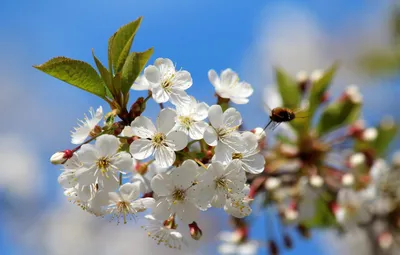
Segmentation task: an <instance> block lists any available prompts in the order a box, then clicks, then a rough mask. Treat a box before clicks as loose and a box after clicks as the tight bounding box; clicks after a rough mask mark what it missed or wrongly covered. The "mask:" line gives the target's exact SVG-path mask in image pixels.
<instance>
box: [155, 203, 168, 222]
mask: <svg viewBox="0 0 400 255" xmlns="http://www.w3.org/2000/svg"><path fill="white" fill-rule="evenodd" d="M152 211H153V215H154V217H155V218H156V219H158V220H161V221H164V220H167V219H168V217H169V216H170V215H171V212H170V204H169V202H168V201H167V200H166V199H165V198H161V199H159V200H157V201H156V204H155V206H154V207H153V210H152Z"/></svg>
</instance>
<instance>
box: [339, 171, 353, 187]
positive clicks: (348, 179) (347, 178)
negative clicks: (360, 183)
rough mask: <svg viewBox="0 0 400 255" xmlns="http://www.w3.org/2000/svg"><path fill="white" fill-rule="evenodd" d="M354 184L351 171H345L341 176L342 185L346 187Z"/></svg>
mask: <svg viewBox="0 0 400 255" xmlns="http://www.w3.org/2000/svg"><path fill="white" fill-rule="evenodd" d="M353 184H354V175H353V174H351V173H345V174H344V175H343V176H342V185H343V186H346V187H350V186H352V185H353Z"/></svg>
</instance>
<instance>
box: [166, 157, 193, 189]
mask: <svg viewBox="0 0 400 255" xmlns="http://www.w3.org/2000/svg"><path fill="white" fill-rule="evenodd" d="M187 164H189V165H190V164H191V163H187ZM189 165H186V166H181V167H178V168H176V169H175V170H173V171H172V172H171V173H170V176H171V180H172V183H173V185H174V187H176V188H178V189H183V190H185V189H187V188H189V187H190V186H192V183H193V181H194V180H195V178H196V171H195V170H196V169H197V166H196V169H187V167H188V166H189Z"/></svg>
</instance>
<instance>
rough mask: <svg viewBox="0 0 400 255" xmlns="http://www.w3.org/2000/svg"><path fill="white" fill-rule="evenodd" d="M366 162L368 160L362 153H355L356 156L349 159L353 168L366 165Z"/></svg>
mask: <svg viewBox="0 0 400 255" xmlns="http://www.w3.org/2000/svg"><path fill="white" fill-rule="evenodd" d="M365 160H366V158H365V155H364V153H361V152H358V153H355V154H353V155H351V156H350V158H349V166H350V167H351V168H356V167H359V166H361V165H363V164H365Z"/></svg>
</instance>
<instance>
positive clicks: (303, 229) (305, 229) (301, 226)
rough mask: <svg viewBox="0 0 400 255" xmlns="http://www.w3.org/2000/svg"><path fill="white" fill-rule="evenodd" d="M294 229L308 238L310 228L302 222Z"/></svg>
mask: <svg viewBox="0 0 400 255" xmlns="http://www.w3.org/2000/svg"><path fill="white" fill-rule="evenodd" d="M296 229H297V231H298V232H299V233H300V235H301V236H302V237H304V238H307V239H308V238H310V236H311V233H310V230H309V229H308V227H306V226H305V225H304V224H299V225H297V227H296Z"/></svg>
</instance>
